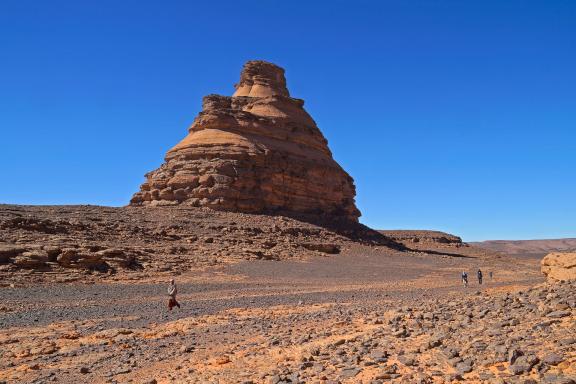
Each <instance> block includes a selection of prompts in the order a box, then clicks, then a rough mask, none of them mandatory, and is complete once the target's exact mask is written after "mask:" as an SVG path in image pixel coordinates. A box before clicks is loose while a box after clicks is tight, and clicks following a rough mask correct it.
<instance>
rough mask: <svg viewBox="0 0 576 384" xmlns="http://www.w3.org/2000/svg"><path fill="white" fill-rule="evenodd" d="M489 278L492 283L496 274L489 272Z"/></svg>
mask: <svg viewBox="0 0 576 384" xmlns="http://www.w3.org/2000/svg"><path fill="white" fill-rule="evenodd" d="M488 276H490V281H492V280H493V279H494V272H492V271H490V272H488Z"/></svg>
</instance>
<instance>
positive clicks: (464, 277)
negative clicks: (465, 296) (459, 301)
mask: <svg viewBox="0 0 576 384" xmlns="http://www.w3.org/2000/svg"><path fill="white" fill-rule="evenodd" d="M462 284H464V287H467V286H468V274H467V273H466V272H465V271H464V272H462Z"/></svg>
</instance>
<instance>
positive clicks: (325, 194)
mask: <svg viewBox="0 0 576 384" xmlns="http://www.w3.org/2000/svg"><path fill="white" fill-rule="evenodd" d="M235 88H236V92H234V94H233V95H232V96H220V95H208V96H205V97H204V99H203V108H202V112H200V113H199V115H198V116H197V117H196V119H195V120H194V122H193V123H192V125H191V126H190V128H189V129H188V132H189V133H188V135H187V136H186V137H185V138H184V139H183V140H182V141H180V142H179V143H178V144H176V146H174V147H173V148H172V149H170V150H169V151H168V153H167V154H166V157H165V162H164V164H162V165H161V166H160V168H158V169H156V170H154V171H152V172H150V173H148V174H147V175H146V181H145V182H144V183H143V184H142V186H141V188H140V191H139V192H137V193H136V194H134V196H133V197H132V199H131V201H130V205H132V206H162V205H178V204H183V205H188V206H196V207H209V208H213V209H217V210H224V211H232V212H245V213H264V214H282V215H287V216H302V215H312V216H314V217H318V218H323V219H344V220H347V221H352V222H357V221H358V217H359V216H360V212H359V211H358V209H357V208H356V206H355V203H354V197H355V194H356V192H355V187H354V181H353V180H352V178H351V177H350V176H349V175H348V174H347V173H346V172H345V171H344V170H343V169H342V168H341V167H340V166H339V165H338V163H336V161H335V160H334V159H333V158H332V153H331V152H330V149H329V148H328V143H327V141H326V139H325V138H324V136H323V135H322V132H320V130H319V129H318V127H317V126H316V123H315V122H314V120H313V119H312V117H310V115H309V114H308V113H307V112H306V111H305V110H304V108H303V106H304V101H303V100H301V99H295V98H292V97H290V93H289V91H288V89H287V87H286V79H285V77H284V70H283V69H282V68H280V67H278V66H276V65H274V64H271V63H268V62H265V61H249V62H247V63H246V64H245V65H244V68H243V70H242V74H241V76H240V82H239V83H238V84H236V85H235Z"/></svg>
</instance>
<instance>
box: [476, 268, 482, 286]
mask: <svg viewBox="0 0 576 384" xmlns="http://www.w3.org/2000/svg"><path fill="white" fill-rule="evenodd" d="M477 275H478V284H479V285H482V271H481V270H480V268H478V272H477Z"/></svg>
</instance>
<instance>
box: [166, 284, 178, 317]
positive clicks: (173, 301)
mask: <svg viewBox="0 0 576 384" xmlns="http://www.w3.org/2000/svg"><path fill="white" fill-rule="evenodd" d="M177 293H178V288H177V287H176V282H174V279H171V280H170V285H169V286H168V296H170V299H169V300H168V310H169V311H171V310H172V308H174V307H178V308H180V304H179V303H178V301H176V294H177Z"/></svg>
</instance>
